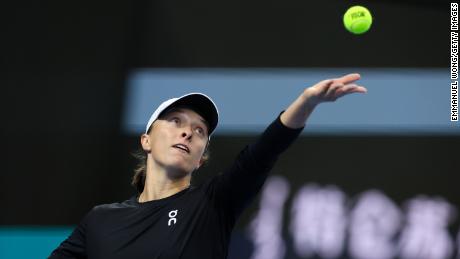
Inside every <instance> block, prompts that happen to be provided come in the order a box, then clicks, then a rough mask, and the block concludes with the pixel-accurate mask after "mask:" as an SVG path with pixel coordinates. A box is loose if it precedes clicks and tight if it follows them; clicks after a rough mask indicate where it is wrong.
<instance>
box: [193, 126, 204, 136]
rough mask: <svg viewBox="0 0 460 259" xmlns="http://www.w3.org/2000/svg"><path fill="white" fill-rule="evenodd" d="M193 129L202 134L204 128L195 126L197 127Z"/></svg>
mask: <svg viewBox="0 0 460 259" xmlns="http://www.w3.org/2000/svg"><path fill="white" fill-rule="evenodd" d="M195 131H196V132H197V133H198V134H199V135H201V136H204V130H203V128H201V127H197V128H196V129H195Z"/></svg>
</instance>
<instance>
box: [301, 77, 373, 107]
mask: <svg viewBox="0 0 460 259" xmlns="http://www.w3.org/2000/svg"><path fill="white" fill-rule="evenodd" d="M360 78H361V76H360V75H359V74H348V75H345V76H342V77H340V78H335V79H326V80H323V81H321V82H319V83H317V84H315V85H314V86H312V87H309V88H307V89H305V90H304V92H303V95H304V96H305V97H306V100H307V102H308V105H309V106H311V107H314V106H316V105H317V104H319V103H322V102H333V101H335V100H337V99H338V98H340V97H342V96H344V95H347V94H351V93H366V92H367V89H366V88H365V87H363V86H360V85H357V84H355V83H354V82H355V81H357V80H358V79H360Z"/></svg>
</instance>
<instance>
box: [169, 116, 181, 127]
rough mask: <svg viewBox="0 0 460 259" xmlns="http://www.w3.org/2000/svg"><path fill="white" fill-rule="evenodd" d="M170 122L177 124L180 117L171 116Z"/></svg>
mask: <svg viewBox="0 0 460 259" xmlns="http://www.w3.org/2000/svg"><path fill="white" fill-rule="evenodd" d="M171 122H173V123H174V124H177V125H179V124H180V119H179V118H177V117H173V118H171Z"/></svg>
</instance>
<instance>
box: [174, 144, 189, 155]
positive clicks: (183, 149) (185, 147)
mask: <svg viewBox="0 0 460 259" xmlns="http://www.w3.org/2000/svg"><path fill="white" fill-rule="evenodd" d="M173 147H174V148H177V149H180V150H182V151H183V152H186V153H187V154H190V149H189V148H188V147H187V145H184V144H175V145H173Z"/></svg>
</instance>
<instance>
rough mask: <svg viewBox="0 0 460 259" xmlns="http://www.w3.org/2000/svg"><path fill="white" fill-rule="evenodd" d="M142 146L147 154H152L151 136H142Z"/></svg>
mask: <svg viewBox="0 0 460 259" xmlns="http://www.w3.org/2000/svg"><path fill="white" fill-rule="evenodd" d="M141 146H142V149H143V150H144V151H145V152H150V150H151V147H150V136H149V135H147V134H142V136H141Z"/></svg>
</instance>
